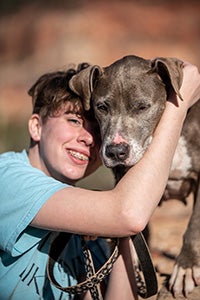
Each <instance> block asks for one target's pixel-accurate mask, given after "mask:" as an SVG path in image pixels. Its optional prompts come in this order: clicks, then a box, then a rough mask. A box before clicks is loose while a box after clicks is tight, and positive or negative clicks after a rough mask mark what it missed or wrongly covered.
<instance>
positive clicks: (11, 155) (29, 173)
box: [0, 150, 108, 300]
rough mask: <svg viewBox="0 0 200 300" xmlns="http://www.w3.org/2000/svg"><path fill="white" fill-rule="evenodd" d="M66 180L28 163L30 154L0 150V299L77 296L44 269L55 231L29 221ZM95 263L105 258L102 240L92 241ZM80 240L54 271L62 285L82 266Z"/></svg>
mask: <svg viewBox="0 0 200 300" xmlns="http://www.w3.org/2000/svg"><path fill="white" fill-rule="evenodd" d="M66 187H67V185H66V184H63V183H61V182H59V181H57V180H55V179H54V178H52V177H49V176H47V175H46V174H45V173H43V172H42V171H40V170H38V169H36V168H33V167H32V166H31V165H30V162H29V159H28V156H27V153H26V151H25V150H23V151H22V152H21V153H16V152H7V153H4V154H1V155H0V299H1V300H8V299H13V300H22V299H24V300H26V299H28V300H37V299H40V300H41V299H45V300H53V299H59V300H63V299H73V297H72V298H70V295H69V294H68V293H64V292H62V291H60V290H59V289H57V288H55V287H54V286H53V285H51V283H50V282H49V280H48V278H47V274H46V264H47V260H48V252H49V247H50V244H51V242H52V241H53V240H54V238H55V236H56V235H57V233H55V232H49V231H47V230H42V229H38V228H34V227H31V226H29V224H30V223H31V221H32V219H33V218H34V217H35V215H36V214H37V212H38V211H39V210H40V208H41V207H42V205H43V204H44V203H45V202H46V201H47V200H48V199H49V198H50V197H51V196H52V195H53V194H54V193H55V192H57V191H58V190H60V189H63V188H66ZM91 245H92V246H91V247H92V248H91V249H93V250H92V251H93V253H94V256H95V258H94V260H95V262H94V263H95V264H96V267H99V266H100V265H102V263H104V262H105V260H106V258H107V255H108V254H107V253H105V251H104V250H105V244H104V241H102V240H101V239H98V240H96V241H95V242H93V243H91ZM83 268H84V265H83V257H82V251H81V242H80V239H79V237H78V236H76V235H73V237H72V238H71V239H70V242H69V243H68V244H67V245H66V247H65V248H64V250H63V252H62V255H61V256H60V258H59V263H57V264H56V266H55V270H54V275H55V277H56V280H57V281H58V282H59V283H60V284H61V285H62V286H64V287H67V286H71V285H75V284H76V283H77V278H78V277H79V276H80V275H81V273H82V271H83Z"/></svg>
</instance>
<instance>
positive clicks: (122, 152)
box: [106, 143, 130, 162]
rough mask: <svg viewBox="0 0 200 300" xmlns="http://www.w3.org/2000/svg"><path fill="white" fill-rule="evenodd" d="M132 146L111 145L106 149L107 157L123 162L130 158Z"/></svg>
mask: <svg viewBox="0 0 200 300" xmlns="http://www.w3.org/2000/svg"><path fill="white" fill-rule="evenodd" d="M129 151H130V146H129V145H128V144H126V143H119V144H110V145H108V146H107V147H106V156H107V157H109V158H111V159H112V160H115V161H119V162H123V161H125V159H126V158H127V157H128V156H129Z"/></svg>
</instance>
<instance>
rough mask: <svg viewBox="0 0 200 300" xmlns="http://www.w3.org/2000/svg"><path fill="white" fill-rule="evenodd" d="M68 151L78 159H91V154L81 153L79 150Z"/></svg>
mask: <svg viewBox="0 0 200 300" xmlns="http://www.w3.org/2000/svg"><path fill="white" fill-rule="evenodd" d="M68 152H69V154H70V155H71V156H72V157H74V158H76V159H79V160H82V161H89V156H88V155H86V154H84V153H80V152H77V151H74V150H68Z"/></svg>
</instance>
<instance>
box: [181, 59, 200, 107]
mask: <svg viewBox="0 0 200 300" xmlns="http://www.w3.org/2000/svg"><path fill="white" fill-rule="evenodd" d="M180 94H181V96H182V98H183V101H184V102H187V106H188V108H189V107H191V106H192V105H193V104H194V103H195V102H197V101H198V99H200V73H199V70H198V68H197V67H196V66H195V65H192V64H190V63H188V62H184V63H183V82H182V85H181V89H180Z"/></svg>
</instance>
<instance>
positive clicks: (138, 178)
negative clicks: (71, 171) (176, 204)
mask: <svg viewBox="0 0 200 300" xmlns="http://www.w3.org/2000/svg"><path fill="white" fill-rule="evenodd" d="M183 80H184V81H183V84H182V87H181V91H180V92H181V94H182V97H183V99H184V101H182V100H180V99H178V98H176V97H175V95H174V96H173V97H174V99H170V101H171V102H170V101H167V103H166V109H165V111H164V113H163V116H162V118H161V120H160V122H159V124H158V126H157V129H156V131H155V134H154V138H153V140H152V143H151V144H150V146H149V148H148V149H147V151H146V152H145V154H144V156H143V158H142V159H141V160H140V161H139V162H138V163H137V164H136V165H135V166H134V167H132V168H131V169H130V170H129V171H128V172H127V173H126V174H125V176H124V177H123V178H122V179H121V180H120V182H119V183H118V184H117V185H116V187H115V188H114V189H113V190H111V191H102V192H99V191H89V190H85V189H81V188H65V189H63V190H61V191H59V192H57V193H55V194H54V195H53V196H52V197H51V198H50V199H49V200H48V201H47V202H46V203H45V204H44V206H43V207H42V208H41V209H40V211H39V213H38V214H37V215H36V217H35V218H34V220H33V222H32V225H33V226H38V227H42V228H48V229H51V230H60V231H69V232H75V233H79V234H88V235H97V236H130V235H133V234H135V233H138V232H140V231H141V230H143V229H144V227H145V226H146V224H147V223H148V221H149V218H150V217H151V215H152V213H153V211H154V210H155V208H156V206H157V205H158V203H159V201H160V198H161V196H162V194H163V192H164V189H165V186H166V183H167V179H168V175H169V170H170V167H171V163H172V159H173V156H174V153H175V149H176V146H177V143H178V139H179V136H180V133H181V129H182V125H183V122H184V119H185V117H186V113H187V110H188V108H189V107H190V106H191V105H192V104H194V103H195V102H196V101H197V99H198V98H200V74H199V72H198V70H197V68H196V67H195V66H193V65H186V67H185V68H184V78H183ZM176 101H177V103H175V102H176Z"/></svg>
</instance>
